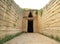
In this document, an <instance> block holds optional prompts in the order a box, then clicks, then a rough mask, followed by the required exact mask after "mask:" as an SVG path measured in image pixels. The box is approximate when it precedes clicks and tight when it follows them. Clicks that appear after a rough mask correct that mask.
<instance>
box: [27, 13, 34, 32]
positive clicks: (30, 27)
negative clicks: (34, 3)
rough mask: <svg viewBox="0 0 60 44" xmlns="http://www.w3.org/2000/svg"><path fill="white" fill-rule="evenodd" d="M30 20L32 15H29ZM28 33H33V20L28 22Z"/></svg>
mask: <svg viewBox="0 0 60 44" xmlns="http://www.w3.org/2000/svg"><path fill="white" fill-rule="evenodd" d="M28 17H29V18H32V17H33V16H32V13H31V12H30V13H29V16H28ZM28 32H33V20H28Z"/></svg>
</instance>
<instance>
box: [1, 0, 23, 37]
mask: <svg viewBox="0 0 60 44" xmlns="http://www.w3.org/2000/svg"><path fill="white" fill-rule="evenodd" d="M22 12H23V10H22V9H21V8H20V7H19V6H18V5H17V4H16V3H15V2H14V0H0V37H2V36H3V37H4V36H5V35H8V34H15V33H17V32H22Z"/></svg>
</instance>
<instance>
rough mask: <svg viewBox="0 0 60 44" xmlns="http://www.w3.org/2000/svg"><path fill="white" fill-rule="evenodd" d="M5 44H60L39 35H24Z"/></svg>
mask: <svg viewBox="0 0 60 44" xmlns="http://www.w3.org/2000/svg"><path fill="white" fill-rule="evenodd" d="M5 44H60V43H59V42H57V41H55V40H53V39H50V38H48V37H46V36H44V35H41V34H38V33H24V34H22V35H20V36H18V37H16V38H14V39H12V40H10V41H8V42H7V43H5Z"/></svg>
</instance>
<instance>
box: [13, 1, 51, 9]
mask: <svg viewBox="0 0 60 44" xmlns="http://www.w3.org/2000/svg"><path fill="white" fill-rule="evenodd" d="M14 1H15V2H16V3H17V4H18V5H19V6H20V7H21V8H31V9H41V8H43V7H44V6H45V5H46V4H48V2H49V1H50V0H14Z"/></svg>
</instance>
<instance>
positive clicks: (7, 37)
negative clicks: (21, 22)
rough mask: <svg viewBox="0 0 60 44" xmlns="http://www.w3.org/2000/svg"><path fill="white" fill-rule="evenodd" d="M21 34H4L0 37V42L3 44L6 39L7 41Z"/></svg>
mask: <svg viewBox="0 0 60 44" xmlns="http://www.w3.org/2000/svg"><path fill="white" fill-rule="evenodd" d="M21 34H22V33H17V34H15V35H7V36H5V37H4V38H2V39H0V44H3V43H5V42H7V41H9V40H11V39H13V38H15V37H17V36H19V35H21Z"/></svg>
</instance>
